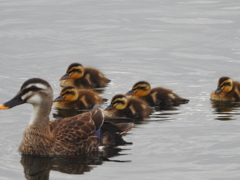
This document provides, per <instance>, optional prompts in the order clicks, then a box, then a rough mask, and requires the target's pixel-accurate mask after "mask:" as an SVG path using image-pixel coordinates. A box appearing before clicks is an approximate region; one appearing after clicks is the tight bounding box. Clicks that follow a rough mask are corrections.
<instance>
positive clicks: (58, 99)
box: [53, 95, 64, 102]
mask: <svg viewBox="0 0 240 180" xmlns="http://www.w3.org/2000/svg"><path fill="white" fill-rule="evenodd" d="M62 100H64V99H63V97H62V95H60V96H58V97H57V98H56V99H54V100H53V102H58V101H62Z"/></svg>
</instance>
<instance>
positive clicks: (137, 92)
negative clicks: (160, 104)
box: [126, 81, 151, 97]
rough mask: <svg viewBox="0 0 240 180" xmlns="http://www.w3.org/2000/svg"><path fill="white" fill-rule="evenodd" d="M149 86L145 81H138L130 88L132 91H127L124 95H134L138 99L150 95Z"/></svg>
mask: <svg viewBox="0 0 240 180" xmlns="http://www.w3.org/2000/svg"><path fill="white" fill-rule="evenodd" d="M150 91H151V86H150V84H149V83H148V82H146V81H139V82H137V83H135V84H134V85H133V87H132V90H130V91H128V92H127V93H126V95H134V96H138V97H142V96H146V95H148V94H149V93H150Z"/></svg>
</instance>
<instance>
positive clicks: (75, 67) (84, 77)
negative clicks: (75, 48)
mask: <svg viewBox="0 0 240 180" xmlns="http://www.w3.org/2000/svg"><path fill="white" fill-rule="evenodd" d="M109 82H110V80H109V79H108V78H106V77H105V76H104V75H103V73H101V72H100V71H99V70H97V69H94V68H87V67H83V66H82V65H81V64H79V63H72V64H70V65H69V67H68V69H67V72H66V74H65V75H64V76H62V78H61V83H60V85H61V86H62V87H66V86H75V87H77V88H100V87H105V86H106V85H107V83H109Z"/></svg>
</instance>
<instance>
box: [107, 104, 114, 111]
mask: <svg viewBox="0 0 240 180" xmlns="http://www.w3.org/2000/svg"><path fill="white" fill-rule="evenodd" d="M111 109H114V107H113V105H112V104H110V105H109V106H108V107H106V108H105V110H111Z"/></svg>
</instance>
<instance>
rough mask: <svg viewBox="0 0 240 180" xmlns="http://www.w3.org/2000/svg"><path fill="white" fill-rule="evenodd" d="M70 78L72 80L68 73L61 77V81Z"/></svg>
mask: <svg viewBox="0 0 240 180" xmlns="http://www.w3.org/2000/svg"><path fill="white" fill-rule="evenodd" d="M69 78H70V76H69V75H68V73H66V74H64V75H63V76H62V77H61V79H60V81H62V80H65V79H69Z"/></svg>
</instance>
